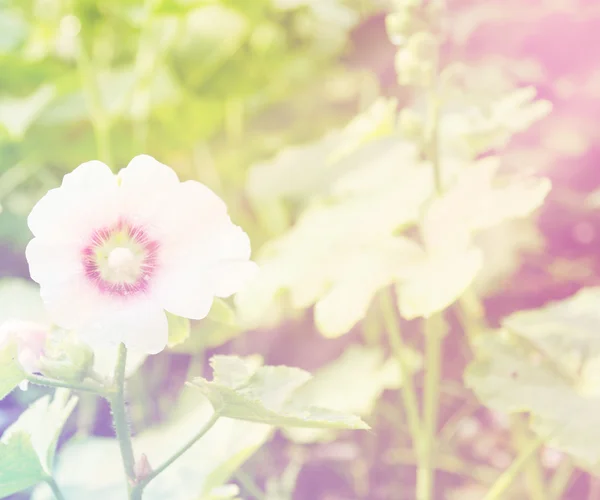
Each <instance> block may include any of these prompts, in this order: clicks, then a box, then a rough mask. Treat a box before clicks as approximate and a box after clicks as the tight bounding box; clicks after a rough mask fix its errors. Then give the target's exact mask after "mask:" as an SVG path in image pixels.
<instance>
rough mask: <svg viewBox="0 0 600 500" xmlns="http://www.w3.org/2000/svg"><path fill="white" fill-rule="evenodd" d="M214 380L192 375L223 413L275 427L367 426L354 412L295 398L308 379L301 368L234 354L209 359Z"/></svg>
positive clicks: (354, 427) (212, 402) (195, 382)
mask: <svg viewBox="0 0 600 500" xmlns="http://www.w3.org/2000/svg"><path fill="white" fill-rule="evenodd" d="M211 366H212V367H213V381H212V382H209V381H208V380H205V379H203V378H195V379H194V380H193V381H192V383H191V385H193V386H194V387H197V388H198V389H200V390H201V391H202V393H203V394H204V395H205V396H206V397H207V398H208V400H209V401H210V402H211V404H212V405H213V407H214V408H215V411H220V412H221V413H222V414H223V416H226V417H229V418H233V419H239V420H247V421H251V422H260V423H265V424H269V425H273V426H278V427H309V428H325V429H368V428H369V426H368V425H367V424H365V423H364V422H363V421H362V420H361V419H360V418H358V417H356V416H354V415H347V414H344V413H339V412H334V411H331V410H326V409H322V408H318V407H314V406H304V405H302V404H299V403H296V402H295V401H294V395H293V393H294V391H295V390H296V389H298V388H299V387H301V386H302V385H303V384H304V383H306V382H307V381H308V380H309V379H310V375H309V374H308V373H307V372H305V371H304V370H300V369H298V368H291V367H288V366H260V367H257V366H256V360H248V359H242V358H237V357H235V356H214V357H213V358H212V359H211Z"/></svg>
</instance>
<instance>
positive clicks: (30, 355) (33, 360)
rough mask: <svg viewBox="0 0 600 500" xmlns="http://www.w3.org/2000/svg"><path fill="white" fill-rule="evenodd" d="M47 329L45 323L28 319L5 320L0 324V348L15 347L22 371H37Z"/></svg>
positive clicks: (47, 332)
mask: <svg viewBox="0 0 600 500" xmlns="http://www.w3.org/2000/svg"><path fill="white" fill-rule="evenodd" d="M49 330H50V329H49V328H48V327H47V326H46V325H43V324H39V323H34V322H30V321H21V320H9V321H6V322H5V323H3V324H2V326H0V349H4V348H8V347H10V346H14V347H16V351H17V361H18V362H19V364H20V365H21V368H23V371H24V372H26V373H36V372H39V371H40V358H41V356H42V353H43V352H44V347H45V344H46V339H47V337H48V334H49Z"/></svg>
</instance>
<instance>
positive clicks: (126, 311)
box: [26, 155, 255, 354]
mask: <svg viewBox="0 0 600 500" xmlns="http://www.w3.org/2000/svg"><path fill="white" fill-rule="evenodd" d="M28 224H29V228H30V229H31V231H32V232H33V234H34V236H35V238H34V239H33V240H32V241H31V242H30V243H29V245H28V246H27V251H26V254H27V260H28V262H29V269H30V273H31V277H32V278H33V279H34V280H35V281H37V282H38V283H39V284H40V287H41V295H42V299H43V300H44V303H45V305H46V307H47V309H48V311H49V313H50V315H51V317H52V319H53V321H54V322H55V323H56V324H57V325H59V326H61V327H63V328H65V329H69V330H75V331H76V332H77V333H78V334H79V335H80V338H82V339H83V340H84V341H86V342H87V343H89V344H91V345H102V344H104V345H106V344H113V345H114V344H118V343H120V342H123V343H125V345H126V346H127V347H129V348H131V349H133V350H135V351H139V352H144V353H148V354H155V353H157V352H159V351H161V350H162V349H164V347H165V346H166V344H167V337H168V327H167V317H166V315H165V311H168V312H170V313H172V314H175V315H178V316H182V317H186V318H190V319H202V318H204V317H206V315H207V314H208V312H209V310H210V308H211V305H212V302H213V298H214V297H215V296H216V297H228V296H230V295H232V294H233V293H235V292H236V291H237V290H238V289H239V288H240V287H241V286H242V285H243V283H244V282H245V281H246V280H247V279H248V278H249V277H250V275H251V274H252V273H253V272H254V271H255V264H254V263H252V262H251V261H249V258H250V241H249V239H248V236H247V235H246V233H244V231H242V229H241V228H239V227H238V226H235V225H234V224H233V223H232V222H231V220H230V218H229V216H228V215H227V207H226V205H225V203H224V202H223V201H222V200H221V199H220V198H219V197H218V196H217V195H215V194H214V193H213V192H212V191H211V190H210V189H208V188H207V187H206V186H204V185H203V184H201V183H199V182H196V181H187V182H180V181H179V179H178V177H177V175H176V173H175V172H174V171H173V170H172V169H170V168H169V167H167V166H166V165H163V164H162V163H159V162H158V161H156V160H155V159H154V158H152V157H150V156H146V155H141V156H137V157H135V158H134V159H133V160H131V162H130V163H129V165H128V166H127V167H126V168H124V169H122V170H121V171H120V172H119V174H118V175H114V174H113V173H112V172H111V170H110V169H109V167H108V166H106V165H105V164H103V163H101V162H99V161H91V162H87V163H84V164H82V165H80V166H79V167H77V168H76V169H75V170H74V171H73V172H72V173H70V174H67V175H65V177H64V179H63V182H62V185H61V186H60V187H59V188H56V189H53V190H51V191H49V192H48V193H47V194H46V196H44V197H43V198H42V199H41V200H40V201H39V202H38V203H37V205H36V206H35V207H34V208H33V210H32V212H31V214H30V215H29V219H28Z"/></svg>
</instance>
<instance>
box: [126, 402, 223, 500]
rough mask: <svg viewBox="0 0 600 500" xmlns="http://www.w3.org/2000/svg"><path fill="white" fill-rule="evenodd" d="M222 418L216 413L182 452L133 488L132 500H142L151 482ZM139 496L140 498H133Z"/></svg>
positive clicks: (174, 455)
mask: <svg viewBox="0 0 600 500" xmlns="http://www.w3.org/2000/svg"><path fill="white" fill-rule="evenodd" d="M220 417H221V413H220V412H218V411H215V412H214V413H213V414H212V416H211V417H210V419H209V420H208V421H207V422H206V423H205V424H204V425H203V426H202V428H201V429H200V430H199V431H198V433H197V434H195V435H194V436H193V437H192V438H191V439H190V440H189V441H188V442H187V443H186V444H185V445H184V446H183V447H182V448H181V449H180V450H178V451H177V452H175V453H174V454H173V455H172V456H171V457H170V458H168V459H167V460H165V462H163V464H162V465H160V466H159V467H157V468H156V469H154V470H153V471H152V472H151V473H150V474H148V475H147V476H146V477H145V478H143V479H141V480H140V481H139V482H138V484H137V485H136V486H135V487H134V488H133V491H132V498H141V492H142V491H143V489H144V488H145V487H146V486H148V484H149V483H150V481H152V480H153V479H154V478H155V477H156V476H158V475H159V474H161V473H162V472H164V471H165V469H167V468H168V467H169V466H170V465H171V464H172V463H173V462H175V461H176V460H177V459H178V458H179V457H181V455H183V454H184V453H185V452H186V451H188V450H189V449H190V448H191V447H192V446H194V444H196V442H198V441H199V440H200V439H202V437H204V435H205V434H206V433H207V432H208V431H209V430H210V429H212V427H213V426H214V425H215V424H216V423H217V420H219V418H220ZM133 495H138V496H133Z"/></svg>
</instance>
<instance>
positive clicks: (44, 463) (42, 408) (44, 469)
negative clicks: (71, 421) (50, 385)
mask: <svg viewBox="0 0 600 500" xmlns="http://www.w3.org/2000/svg"><path fill="white" fill-rule="evenodd" d="M76 404H77V398H74V397H73V398H69V393H68V391H65V390H57V391H56V393H55V395H54V399H52V400H51V398H50V396H44V397H42V398H40V399H38V400H37V401H35V402H34V403H33V404H32V405H31V406H30V407H29V408H28V409H27V410H25V411H24V412H23V413H22V414H21V416H20V417H19V419H18V420H17V421H16V422H15V423H14V424H13V425H12V426H11V427H9V428H8V429H7V430H6V431H5V432H4V434H3V435H2V438H1V439H0V451H1V453H0V495H3V496H8V495H10V494H12V493H15V492H17V491H20V490H24V489H27V488H30V487H31V486H34V485H35V484H37V483H39V482H40V481H42V480H43V479H44V478H45V477H47V476H48V475H49V474H51V472H52V463H53V460H54V453H55V451H56V443H57V441H58V437H59V435H60V432H61V430H62V428H63V425H64V424H65V422H66V420H67V418H68V417H69V415H70V414H71V412H72V411H73V408H75V405H76Z"/></svg>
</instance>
